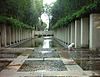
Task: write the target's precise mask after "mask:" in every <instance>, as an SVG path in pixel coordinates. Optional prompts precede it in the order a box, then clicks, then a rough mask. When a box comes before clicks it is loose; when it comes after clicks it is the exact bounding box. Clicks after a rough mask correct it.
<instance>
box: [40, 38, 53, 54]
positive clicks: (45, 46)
mask: <svg viewBox="0 0 100 77" xmlns="http://www.w3.org/2000/svg"><path fill="white" fill-rule="evenodd" d="M44 38H45V39H44V41H43V47H42V48H43V49H45V51H41V53H42V54H45V53H51V52H52V51H49V50H48V49H49V48H51V46H50V42H51V41H52V40H51V38H50V37H44Z"/></svg>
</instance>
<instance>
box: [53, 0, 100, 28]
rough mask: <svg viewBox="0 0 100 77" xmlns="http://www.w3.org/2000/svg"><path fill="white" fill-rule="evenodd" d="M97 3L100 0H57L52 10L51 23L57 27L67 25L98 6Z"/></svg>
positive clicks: (99, 2)
mask: <svg viewBox="0 0 100 77" xmlns="http://www.w3.org/2000/svg"><path fill="white" fill-rule="evenodd" d="M97 3H98V5H100V0H57V1H56V2H55V4H54V6H53V7H52V10H51V15H52V20H51V24H52V26H56V27H57V26H58V25H60V26H64V25H67V24H68V23H69V22H70V21H71V20H73V19H74V18H78V17H80V16H81V15H82V14H83V13H86V14H87V13H89V12H90V11H91V10H92V9H94V8H95V7H96V8H97V6H96V5H97ZM98 7H99V6H98ZM67 22H68V23H67Z"/></svg>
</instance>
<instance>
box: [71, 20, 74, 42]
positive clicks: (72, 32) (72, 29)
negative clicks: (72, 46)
mask: <svg viewBox="0 0 100 77" xmlns="http://www.w3.org/2000/svg"><path fill="white" fill-rule="evenodd" d="M71 43H75V22H72V23H71Z"/></svg>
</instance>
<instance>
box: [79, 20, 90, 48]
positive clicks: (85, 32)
mask: <svg viewBox="0 0 100 77" xmlns="http://www.w3.org/2000/svg"><path fill="white" fill-rule="evenodd" d="M88 45H89V18H81V47H88Z"/></svg>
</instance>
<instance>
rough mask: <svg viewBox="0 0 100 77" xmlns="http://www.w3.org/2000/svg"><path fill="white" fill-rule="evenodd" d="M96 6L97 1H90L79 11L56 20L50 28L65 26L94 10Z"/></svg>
mask: <svg viewBox="0 0 100 77" xmlns="http://www.w3.org/2000/svg"><path fill="white" fill-rule="evenodd" d="M96 8H97V3H92V4H90V5H87V6H84V7H82V8H81V9H80V10H79V11H77V12H75V13H73V14H72V15H71V16H70V15H69V16H66V17H63V18H61V19H60V20H58V21H57V22H56V24H55V25H54V26H53V27H52V28H53V29H56V28H59V27H62V26H67V25H68V24H69V23H70V22H71V21H73V20H75V19H78V18H81V17H83V16H86V15H89V14H90V13H91V12H94V10H95V9H96Z"/></svg>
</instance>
